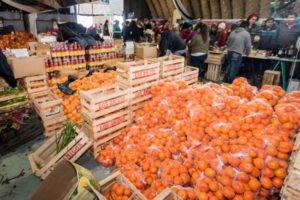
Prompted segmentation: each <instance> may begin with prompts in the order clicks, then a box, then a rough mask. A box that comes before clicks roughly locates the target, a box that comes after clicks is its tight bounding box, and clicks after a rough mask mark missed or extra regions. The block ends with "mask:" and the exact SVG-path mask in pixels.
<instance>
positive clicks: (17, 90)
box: [0, 86, 25, 97]
mask: <svg viewBox="0 0 300 200" xmlns="http://www.w3.org/2000/svg"><path fill="white" fill-rule="evenodd" d="M23 91H25V89H24V88H23V87H21V86H17V87H15V88H10V89H8V90H4V91H0V97H1V96H7V95H12V94H18V93H20V92H23Z"/></svg>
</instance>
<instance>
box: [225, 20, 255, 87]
mask: <svg viewBox="0 0 300 200" xmlns="http://www.w3.org/2000/svg"><path fill="white" fill-rule="evenodd" d="M248 25H249V24H248V22H246V21H243V22H242V23H241V24H240V27H239V28H237V29H235V30H234V31H233V32H232V33H231V34H230V36H229V38H228V41H227V46H228V54H227V59H228V65H227V68H226V72H225V77H224V82H228V83H232V81H233V80H234V79H235V77H236V76H237V74H238V72H239V69H240V67H241V63H242V55H243V54H244V53H245V54H246V55H248V54H249V53H250V51H251V36H250V34H249V32H247V31H246V28H247V27H248Z"/></svg>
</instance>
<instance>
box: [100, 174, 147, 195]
mask: <svg viewBox="0 0 300 200" xmlns="http://www.w3.org/2000/svg"><path fill="white" fill-rule="evenodd" d="M114 183H122V184H124V185H125V186H126V187H128V188H129V189H131V191H132V195H131V196H130V198H129V199H134V198H135V197H137V198H138V199H140V200H147V198H146V197H145V196H144V195H143V194H142V193H141V192H140V191H139V190H138V189H137V188H136V187H135V186H134V185H133V184H132V183H131V182H130V181H129V180H128V179H127V178H126V177H125V176H124V175H123V174H121V173H120V172H119V171H117V172H115V173H113V174H111V175H110V176H108V177H107V178H105V179H103V180H101V181H99V184H100V193H102V194H104V193H105V192H106V191H110V189H111V187H112V185H113V184H114ZM100 200H106V198H103V199H100Z"/></svg>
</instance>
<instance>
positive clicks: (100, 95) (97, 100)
mask: <svg viewBox="0 0 300 200" xmlns="http://www.w3.org/2000/svg"><path fill="white" fill-rule="evenodd" d="M80 102H81V112H82V113H83V114H85V115H86V116H87V117H88V118H90V119H97V118H99V117H102V116H104V115H107V114H109V113H113V112H115V111H118V110H121V109H124V108H127V107H128V106H129V91H128V89H125V88H122V87H121V86H120V85H118V84H114V85H109V86H104V87H101V88H97V89H93V90H89V91H81V92H80Z"/></svg>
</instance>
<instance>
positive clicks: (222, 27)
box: [217, 22, 227, 48]
mask: <svg viewBox="0 0 300 200" xmlns="http://www.w3.org/2000/svg"><path fill="white" fill-rule="evenodd" d="M226 41H227V32H226V24H225V23H224V22H222V23H220V24H219V25H218V41H217V47H219V48H221V47H223V46H225V45H226Z"/></svg>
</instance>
